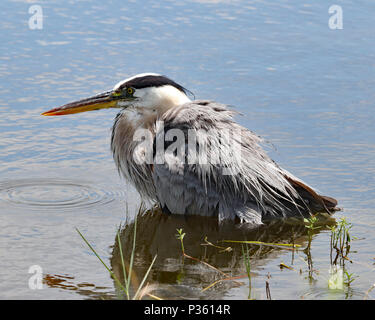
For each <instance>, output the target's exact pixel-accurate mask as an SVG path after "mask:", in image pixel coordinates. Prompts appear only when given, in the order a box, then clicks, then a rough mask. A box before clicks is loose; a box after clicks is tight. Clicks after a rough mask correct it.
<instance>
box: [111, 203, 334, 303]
mask: <svg viewBox="0 0 375 320" xmlns="http://www.w3.org/2000/svg"><path fill="white" fill-rule="evenodd" d="M333 221H334V219H332V218H328V219H324V217H323V220H322V219H320V222H321V225H322V227H321V228H320V229H319V230H318V231H317V232H320V231H322V230H324V226H325V225H327V224H331V223H332V222H333ZM179 228H182V229H183V232H184V233H186V236H185V237H184V247H185V251H186V253H187V254H188V255H189V256H192V257H194V258H197V259H199V260H201V261H205V262H207V263H209V264H210V265H212V266H214V267H215V268H218V269H220V270H221V271H223V272H225V273H227V274H231V275H239V274H244V273H246V271H245V268H244V264H243V263H244V261H243V253H242V245H241V244H234V243H223V242H221V240H252V241H261V242H266V243H294V244H299V245H302V247H304V246H305V245H306V243H307V242H306V241H307V229H306V227H305V226H304V224H303V223H302V220H301V219H294V218H289V219H278V220H275V219H272V220H270V221H269V222H267V223H265V224H263V225H260V226H257V227H251V228H249V225H246V224H233V222H230V221H227V222H222V223H220V224H218V221H217V219H215V218H212V217H201V216H189V217H186V216H185V217H184V216H178V215H165V214H162V213H161V212H160V210H157V209H156V210H155V209H154V210H149V211H147V212H145V213H143V214H139V215H138V218H137V228H136V249H135V260H134V261H135V262H134V263H135V274H137V275H138V276H139V277H140V278H142V277H143V275H144V274H145V272H146V270H147V268H148V266H149V265H150V263H151V261H152V259H153V257H154V256H155V255H157V260H156V262H155V264H154V265H153V267H152V271H151V275H150V276H149V280H148V281H150V283H156V285H157V287H158V288H162V291H161V292H162V293H161V295H162V296H163V297H165V298H168V296H169V297H170V298H173V297H176V296H180V297H181V296H183V297H191V298H198V297H202V298H215V294H217V297H216V298H220V297H222V292H218V291H216V290H210V291H208V292H205V293H201V292H200V289H202V288H203V287H205V286H208V285H209V284H211V283H213V282H214V281H216V280H218V279H220V278H221V275H220V274H219V273H218V272H217V271H215V270H213V269H211V268H209V267H207V266H206V265H204V264H202V263H199V262H197V261H196V260H191V259H186V258H185V259H184V262H183V264H182V251H181V245H180V242H179V240H178V239H176V233H177V232H176V229H179ZM120 232H121V233H120V239H121V247H122V250H123V256H124V260H125V261H129V260H130V255H131V251H132V243H133V237H134V222H131V223H129V224H127V225H126V226H125V227H124V228H123V229H122V230H121V231H120ZM206 237H207V240H208V241H209V242H211V243H212V244H214V245H218V246H220V247H224V248H225V247H229V246H230V247H231V248H232V250H231V251H223V250H221V249H220V248H217V247H213V246H207V245H201V244H204V243H205V241H204V240H205V238H206ZM248 249H249V256H250V258H251V266H252V270H253V271H255V270H256V269H257V267H261V266H263V265H264V264H266V262H267V261H268V260H270V259H273V258H276V257H277V256H278V255H279V254H280V253H281V252H284V253H285V250H283V249H280V248H278V247H275V246H265V245H261V246H259V245H249V246H248ZM111 266H112V270H113V272H114V273H115V274H116V276H117V277H118V278H119V279H121V281H123V272H122V264H121V255H120V252H119V246H118V242H117V239H116V240H115V244H114V246H113V251H112V257H111ZM181 277H183V279H181ZM180 282H182V285H181V286H180V285H179V284H180ZM232 285H234V283H233V282H231V281H227V282H226V283H225V288H227V289H228V288H229V287H230V286H232ZM228 286H229V287H228ZM163 288H164V289H165V290H163ZM221 290H223V286H221ZM207 295H208V296H207Z"/></svg>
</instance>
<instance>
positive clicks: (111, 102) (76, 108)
mask: <svg viewBox="0 0 375 320" xmlns="http://www.w3.org/2000/svg"><path fill="white" fill-rule="evenodd" d="M112 93H113V92H112V91H107V92H104V93H100V94H98V95H95V96H93V97H90V98H86V99H82V100H79V101H75V102H71V103H68V104H64V105H63V106H61V107H58V108H54V109H51V110H49V111H46V112H43V113H42V115H43V116H61V115H65V114H73V113H79V112H85V111H92V110H99V109H104V108H116V106H117V100H118V99H117V98H116V96H115V95H113V94H112Z"/></svg>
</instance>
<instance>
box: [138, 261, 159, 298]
mask: <svg viewBox="0 0 375 320" xmlns="http://www.w3.org/2000/svg"><path fill="white" fill-rule="evenodd" d="M156 257H157V255H155V257H154V259H153V260H152V262H151V264H150V266H149V267H148V269H147V272H146V274H145V276H144V277H143V279H142V282H141V284H140V285H139V287H138V290H137V292H136V293H135V295H134V298H133V299H134V300H136V299H137V298H138V295H139V293H140V291H141V289H142V287H143V285H144V283H145V281H146V279H147V277H148V274H149V273H150V271H151V268H152V266H153V265H154V263H155V260H156Z"/></svg>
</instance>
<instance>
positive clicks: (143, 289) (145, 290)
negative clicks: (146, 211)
mask: <svg viewBox="0 0 375 320" xmlns="http://www.w3.org/2000/svg"><path fill="white" fill-rule="evenodd" d="M136 226H137V216H136V217H135V222H134V237H133V247H132V251H131V256H130V262H129V269H128V270H126V267H125V261H124V257H123V253H122V246H121V239H120V230H118V231H117V242H118V245H119V250H120V256H121V265H122V271H123V276H124V283H121V281H120V280H119V279H118V278H117V277H116V275H115V274H114V273H113V272H112V270H111V269H110V268H109V267H108V266H107V265H106V263H105V262H104V261H103V260H102V259H101V258H100V256H99V255H98V253H97V252H96V251H95V249H94V248H93V247H92V245H91V244H90V243H89V242H88V241H87V240H86V238H85V237H84V236H83V235H82V233H81V232H80V231H79V230H78V228H76V230H77V232H78V234H79V235H80V236H81V238H82V239H83V240H84V241H85V243H86V244H87V246H88V247H89V248H90V250H91V251H92V252H93V253H94V254H95V256H96V257H97V258H98V259H99V261H100V262H101V263H102V264H103V265H104V267H105V268H106V269H107V271H108V272H109V274H110V275H111V277H112V278H113V279H114V280H115V282H116V283H117V285H118V286H119V288H120V289H121V291H123V292H124V293H125V295H126V297H127V299H128V300H140V299H142V297H143V296H144V295H146V294H147V295H148V296H150V297H152V298H154V299H160V298H158V297H156V296H154V295H152V294H151V293H150V291H152V288H149V287H148V284H147V285H146V286H145V281H146V279H147V277H148V275H149V273H150V271H151V268H152V266H153V265H154V263H155V260H156V257H157V255H155V257H154V258H153V260H152V262H151V264H150V266H149V267H148V269H147V271H146V273H145V275H144V276H143V279H142V281H141V283H140V284H139V286H138V289H137V291H136V292H135V294H134V296H132V297H131V296H130V283H131V278H132V274H133V273H134V271H133V263H134V254H135V243H136V230H137V227H136Z"/></svg>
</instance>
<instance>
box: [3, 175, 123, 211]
mask: <svg viewBox="0 0 375 320" xmlns="http://www.w3.org/2000/svg"><path fill="white" fill-rule="evenodd" d="M123 195H124V194H123V193H122V192H120V191H117V190H116V191H112V190H107V189H101V188H99V187H94V186H92V185H90V184H89V183H77V182H75V181H71V180H62V179H58V180H57V179H56V180H52V179H29V180H27V179H25V180H12V181H4V182H0V200H2V201H6V202H7V203H9V204H11V205H13V206H22V207H28V208H30V209H37V210H42V209H46V210H50V209H77V208H83V207H93V206H99V205H104V204H108V203H110V202H112V201H115V200H116V199H118V198H120V197H122V196H123Z"/></svg>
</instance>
